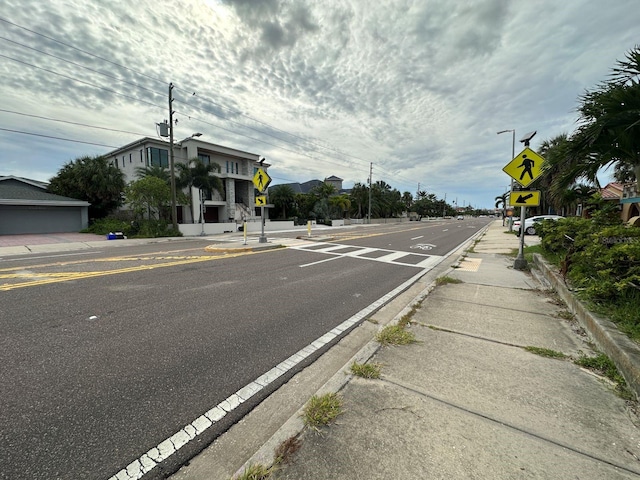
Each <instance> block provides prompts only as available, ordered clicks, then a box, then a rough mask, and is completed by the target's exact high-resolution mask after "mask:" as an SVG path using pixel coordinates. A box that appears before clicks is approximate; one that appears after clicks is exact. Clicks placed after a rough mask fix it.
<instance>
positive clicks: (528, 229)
mask: <svg viewBox="0 0 640 480" xmlns="http://www.w3.org/2000/svg"><path fill="white" fill-rule="evenodd" d="M561 218H564V217H562V216H560V215H536V216H535V217H529V218H526V219H525V220H524V233H525V234H526V235H535V234H536V225H535V224H536V222H541V221H543V220H560V219H561ZM520 224H521V222H520V220H516V221H515V222H513V229H514V230H515V231H516V232H518V235H520Z"/></svg>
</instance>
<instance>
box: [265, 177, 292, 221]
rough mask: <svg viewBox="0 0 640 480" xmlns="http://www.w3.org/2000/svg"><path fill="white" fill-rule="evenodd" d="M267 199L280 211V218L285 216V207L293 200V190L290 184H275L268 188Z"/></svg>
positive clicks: (290, 204)
mask: <svg viewBox="0 0 640 480" xmlns="http://www.w3.org/2000/svg"><path fill="white" fill-rule="evenodd" d="M269 201H270V202H271V203H273V204H274V205H275V206H276V207H277V208H278V209H280V210H281V211H282V218H287V208H291V207H292V206H293V205H294V202H295V192H294V191H293V188H291V185H276V186H274V187H271V188H270V189H269Z"/></svg>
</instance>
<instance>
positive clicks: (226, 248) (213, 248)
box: [204, 243, 285, 253]
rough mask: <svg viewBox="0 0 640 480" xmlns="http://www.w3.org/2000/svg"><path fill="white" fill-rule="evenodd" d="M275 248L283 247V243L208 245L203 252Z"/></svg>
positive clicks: (232, 251) (252, 250)
mask: <svg viewBox="0 0 640 480" xmlns="http://www.w3.org/2000/svg"><path fill="white" fill-rule="evenodd" d="M277 248H285V245H280V244H279V243H278V244H272V245H255V246H246V245H242V246H239V247H238V246H235V245H221V246H215V245H209V246H207V247H204V251H205V252H210V253H237V252H256V251H258V250H275V249H277Z"/></svg>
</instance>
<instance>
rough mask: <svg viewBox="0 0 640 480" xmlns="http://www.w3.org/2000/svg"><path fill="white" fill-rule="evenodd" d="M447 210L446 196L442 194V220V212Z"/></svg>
mask: <svg viewBox="0 0 640 480" xmlns="http://www.w3.org/2000/svg"><path fill="white" fill-rule="evenodd" d="M446 208H447V194H446V193H445V194H444V203H443V204H442V218H443V219H444V212H445V210H446Z"/></svg>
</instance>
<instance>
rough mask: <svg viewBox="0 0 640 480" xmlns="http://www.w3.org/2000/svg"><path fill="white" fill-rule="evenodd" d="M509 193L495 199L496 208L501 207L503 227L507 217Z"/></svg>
mask: <svg viewBox="0 0 640 480" xmlns="http://www.w3.org/2000/svg"><path fill="white" fill-rule="evenodd" d="M508 199H509V192H505V193H503V194H502V195H500V196H498V197H496V198H495V200H496V208H500V205H502V226H503V227H504V219H505V217H506V216H507V204H508V203H509V200H508Z"/></svg>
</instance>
